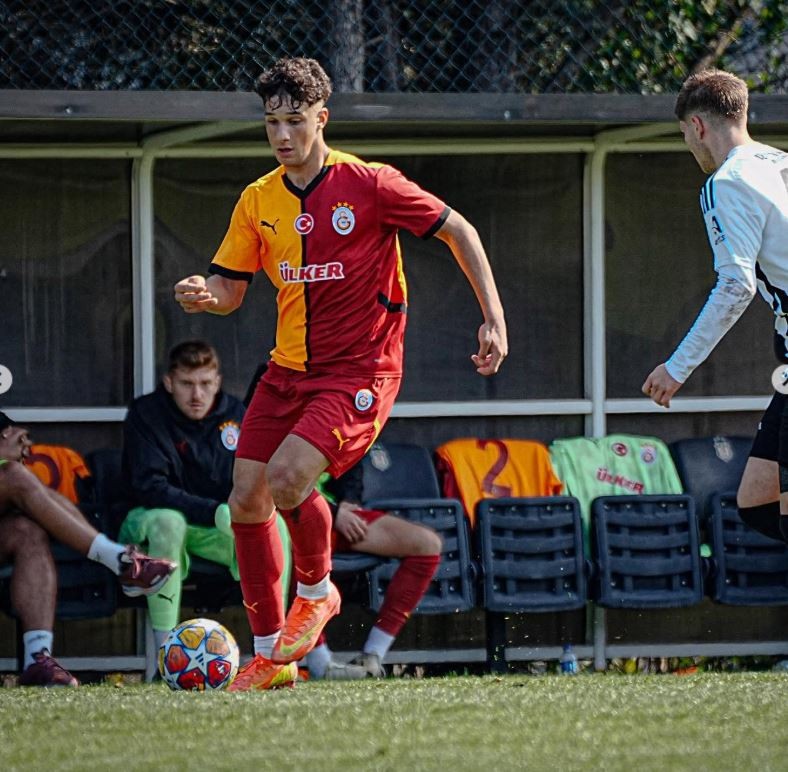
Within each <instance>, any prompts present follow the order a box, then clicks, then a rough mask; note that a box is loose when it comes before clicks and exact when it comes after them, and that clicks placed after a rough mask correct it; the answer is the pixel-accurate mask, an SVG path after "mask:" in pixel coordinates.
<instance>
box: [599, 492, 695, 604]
mask: <svg viewBox="0 0 788 772" xmlns="http://www.w3.org/2000/svg"><path fill="white" fill-rule="evenodd" d="M592 513H593V520H592V524H593V534H594V537H595V538H594V548H595V562H596V565H597V569H598V571H597V587H596V591H597V592H596V595H597V597H596V600H597V602H598V603H599V605H601V606H606V607H608V608H675V607H678V606H692V605H694V604H696V603H700V601H701V600H702V598H703V580H702V575H701V562H700V554H699V549H698V524H697V519H696V517H695V502H694V500H693V498H692V497H691V496H686V495H680V496H679V495H670V496H603V497H600V498H598V499H595V500H594V502H593V504H592Z"/></svg>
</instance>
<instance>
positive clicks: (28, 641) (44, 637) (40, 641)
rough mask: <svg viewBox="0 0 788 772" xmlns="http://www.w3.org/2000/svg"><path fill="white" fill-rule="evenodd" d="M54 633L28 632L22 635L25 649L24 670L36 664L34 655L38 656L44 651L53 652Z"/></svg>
mask: <svg viewBox="0 0 788 772" xmlns="http://www.w3.org/2000/svg"><path fill="white" fill-rule="evenodd" d="M52 640H53V636H52V631H51V630H28V631H27V632H26V633H22V642H23V643H24V647H25V658H24V661H23V663H22V668H23V669H24V668H26V667H27V666H28V665H32V664H33V663H34V662H35V659H33V655H34V654H38V652H39V651H41V650H42V649H46V650H47V651H49V652H50V653H51V652H52Z"/></svg>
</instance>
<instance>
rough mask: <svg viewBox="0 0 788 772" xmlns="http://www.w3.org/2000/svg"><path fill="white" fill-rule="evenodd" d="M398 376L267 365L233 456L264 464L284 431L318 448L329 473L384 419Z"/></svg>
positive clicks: (346, 465)
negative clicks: (302, 369) (318, 370)
mask: <svg viewBox="0 0 788 772" xmlns="http://www.w3.org/2000/svg"><path fill="white" fill-rule="evenodd" d="M400 383H401V378H375V377H374V376H346V375H337V374H333V373H332V374H328V373H309V372H305V373H304V372H300V371H298V370H291V369H289V368H287V367H282V366H280V365H277V364H276V363H275V362H270V363H269V364H268V369H267V370H266V372H265V375H264V376H263V377H262V378H261V379H260V381H259V383H258V384H257V388H256V389H255V392H254V396H253V397H252V401H251V402H250V403H249V408H248V409H247V411H246V414H245V415H244V419H243V423H242V424H241V434H240V437H239V439H238V448H237V449H236V456H237V457H238V458H248V459H251V460H252V461H261V462H262V463H264V464H267V463H268V462H269V461H270V460H271V456H273V454H274V452H275V451H276V449H277V448H278V447H279V446H280V445H281V444H282V441H283V440H284V438H285V437H287V435H288V434H295V435H296V436H298V437H301V438H302V439H304V440H306V441H307V442H308V443H309V444H310V445H313V446H314V447H316V448H317V449H318V450H319V451H320V452H321V453H322V454H323V455H324V456H325V457H326V458H327V459H328V462H329V463H328V472H329V473H330V474H331V476H332V477H339V476H340V475H341V474H343V473H344V472H346V471H347V470H348V469H350V467H351V466H353V465H354V464H356V463H357V462H358V461H360V460H361V458H362V457H363V456H364V454H365V453H366V452H367V450H369V447H370V445H372V443H373V442H374V441H375V440H376V439H377V436H378V434H380V430H381V429H382V428H383V425H384V424H385V423H386V421H387V420H388V417H389V415H390V413H391V408H392V407H393V406H394V400H395V399H396V397H397V392H398V391H399V387H400Z"/></svg>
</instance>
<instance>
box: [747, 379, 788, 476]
mask: <svg viewBox="0 0 788 772" xmlns="http://www.w3.org/2000/svg"><path fill="white" fill-rule="evenodd" d="M786 409H788V395H785V394H780V393H779V392H775V393H774V396H773V397H772V401H771V402H770V403H769V407H767V408H766V412H765V413H764V414H763V416H762V417H761V422H760V423H759V424H758V433H757V434H756V435H755V440H754V441H753V443H752V450H751V451H750V456H751V457H752V456H754V457H755V458H764V459H766V460H767V461H777V462H778V463H779V464H780V466H785V467H788V416H786Z"/></svg>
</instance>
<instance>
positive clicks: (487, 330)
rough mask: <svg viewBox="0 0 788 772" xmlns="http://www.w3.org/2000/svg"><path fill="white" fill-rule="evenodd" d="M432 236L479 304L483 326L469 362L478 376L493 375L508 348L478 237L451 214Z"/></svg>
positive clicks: (499, 303)
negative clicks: (447, 251) (443, 246)
mask: <svg viewBox="0 0 788 772" xmlns="http://www.w3.org/2000/svg"><path fill="white" fill-rule="evenodd" d="M436 235H437V236H438V238H440V239H441V240H442V241H444V242H446V244H447V245H448V247H449V249H451V251H452V254H453V255H454V259H455V260H456V261H457V263H458V264H459V266H460V268H462V271H463V273H464V274H465V276H466V277H467V278H468V281H469V282H470V284H471V287H473V291H474V293H475V295H476V298H477V300H478V301H479V305H480V306H481V309H482V315H483V316H484V323H483V324H482V326H481V327H480V328H479V351H478V353H476V354H473V355H472V356H471V360H472V361H473V363H474V365H476V371H477V372H478V373H479V374H480V375H493V374H494V373H496V372H498V369H499V368H500V366H501V364H502V363H503V360H504V359H505V358H506V355H507V353H508V352H509V344H508V341H507V335H506V321H505V319H504V313H503V306H502V304H501V299H500V297H499V295H498V288H497V287H496V286H495V279H494V278H493V273H492V268H491V267H490V262H489V260H488V259H487V255H486V253H485V251H484V247H483V246H482V242H481V239H480V238H479V234H478V233H477V232H476V229H475V228H474V227H473V226H472V225H471V224H470V223H469V222H468V221H467V220H466V219H465V218H464V217H463V216H462V215H461V214H459V213H457V212H454V211H452V212H451V213H450V214H449V217H448V218H447V220H446V222H445V223H444V224H443V226H442V227H441V229H440V230H439V231H438V233H437V234H436Z"/></svg>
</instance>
